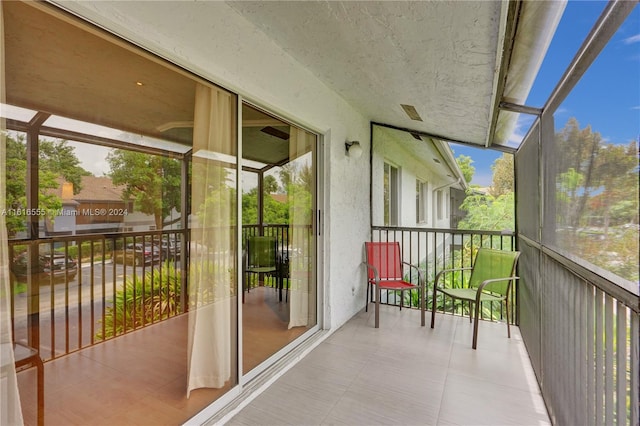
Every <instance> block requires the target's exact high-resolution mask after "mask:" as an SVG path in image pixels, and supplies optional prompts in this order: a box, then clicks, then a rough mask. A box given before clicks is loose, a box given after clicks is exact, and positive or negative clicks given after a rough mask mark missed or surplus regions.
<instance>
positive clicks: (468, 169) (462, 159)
mask: <svg viewBox="0 0 640 426" xmlns="http://www.w3.org/2000/svg"><path fill="white" fill-rule="evenodd" d="M456 163H458V167H459V168H460V171H462V175H463V176H464V180H465V181H467V183H471V180H472V179H473V175H474V174H475V172H476V168H475V167H473V166H472V165H471V164H472V163H473V160H472V159H471V157H469V156H468V155H459V156H457V157H456Z"/></svg>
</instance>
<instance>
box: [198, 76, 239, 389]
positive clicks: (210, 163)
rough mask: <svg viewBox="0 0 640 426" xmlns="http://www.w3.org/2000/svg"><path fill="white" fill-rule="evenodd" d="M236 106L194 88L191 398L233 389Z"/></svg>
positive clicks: (224, 96)
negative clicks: (195, 393)
mask: <svg viewBox="0 0 640 426" xmlns="http://www.w3.org/2000/svg"><path fill="white" fill-rule="evenodd" d="M236 102H237V101H236V98H235V96H233V95H231V94H229V93H227V92H224V91H222V90H220V89H216V88H214V87H209V86H205V85H201V84H198V86H197V88H196V100H195V113H194V135H193V162H192V192H191V247H190V250H191V251H190V261H189V283H188V285H189V340H188V345H189V346H188V385H187V397H188V396H189V395H190V393H191V391H192V390H193V389H197V388H203V387H207V388H221V387H224V386H225V385H232V384H234V383H232V382H233V380H232V375H233V374H235V367H234V364H233V363H234V361H233V360H234V359H235V358H236V356H235V353H236V347H237V346H236V343H235V339H234V337H233V336H234V335H235V333H234V332H233V330H235V327H236V321H235V317H236V315H235V312H236V301H235V300H236V297H235V276H236V263H237V262H236V253H237V250H236V248H237V247H236V245H237V244H236V237H235V235H236V230H235V229H236V222H237V221H236V199H235V197H236V195H235V191H236V183H235V182H236V181H235V168H236V139H237V137H236V126H237V124H236ZM232 327H233V329H232Z"/></svg>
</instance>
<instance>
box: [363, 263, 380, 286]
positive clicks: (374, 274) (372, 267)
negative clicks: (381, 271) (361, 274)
mask: <svg viewBox="0 0 640 426" xmlns="http://www.w3.org/2000/svg"><path fill="white" fill-rule="evenodd" d="M362 264H363V265H364V266H366V267H367V281H371V278H369V272H368V270H369V269H373V279H374V281H375V282H376V283H378V282H380V276H379V275H378V268H376V267H375V266H373V265H372V264H370V263H367V262H362Z"/></svg>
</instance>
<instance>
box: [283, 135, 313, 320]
mask: <svg viewBox="0 0 640 426" xmlns="http://www.w3.org/2000/svg"><path fill="white" fill-rule="evenodd" d="M314 140H315V136H314V135H313V134H310V133H308V132H306V131H304V130H302V129H298V128H296V127H293V126H292V127H291V132H290V137H289V158H290V160H291V162H292V163H293V164H294V165H295V167H294V168H293V170H294V172H293V173H292V174H293V175H292V176H291V181H292V185H291V186H290V188H289V191H290V193H289V200H290V201H289V209H290V210H289V236H290V237H289V238H290V241H291V242H290V249H291V251H290V253H289V265H290V277H291V280H290V286H291V287H290V294H289V306H290V307H289V328H292V327H306V326H309V325H312V324H314V323H315V321H314V319H315V302H314V301H315V297H314V295H315V287H314V285H313V284H314V282H315V281H314V280H313V279H312V265H313V261H312V259H313V257H314V246H313V244H312V241H313V229H312V223H313V192H314V191H315V188H314V186H315V179H314V178H313V177H312V176H314V173H313V161H312V160H313V152H312V142H313V141H314ZM309 172H311V173H309Z"/></svg>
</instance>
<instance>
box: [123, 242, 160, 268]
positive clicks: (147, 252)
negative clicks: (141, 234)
mask: <svg viewBox="0 0 640 426" xmlns="http://www.w3.org/2000/svg"><path fill="white" fill-rule="evenodd" d="M160 260H161V254H160V247H158V246H157V245H153V244H151V243H135V244H133V243H130V244H127V245H126V248H125V249H124V250H117V251H116V252H115V254H114V256H113V261H114V262H115V263H126V264H128V265H134V266H142V265H149V264H151V263H159V262H160Z"/></svg>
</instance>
